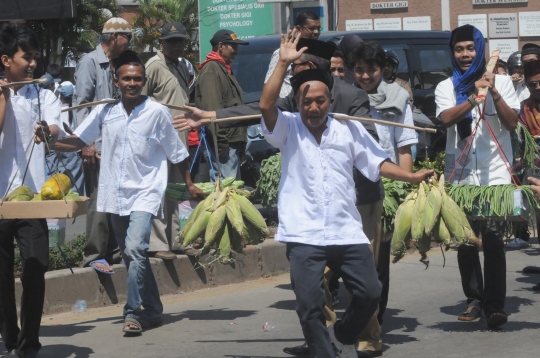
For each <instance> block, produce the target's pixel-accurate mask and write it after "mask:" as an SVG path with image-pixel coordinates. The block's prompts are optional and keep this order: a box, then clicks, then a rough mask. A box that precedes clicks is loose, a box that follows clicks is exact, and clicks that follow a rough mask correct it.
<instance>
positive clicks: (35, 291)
mask: <svg viewBox="0 0 540 358" xmlns="http://www.w3.org/2000/svg"><path fill="white" fill-rule="evenodd" d="M39 48H40V47H39V42H38V39H37V36H36V34H35V33H34V32H33V31H32V30H30V29H29V28H27V27H25V26H21V25H19V24H6V25H4V26H3V27H2V28H0V67H1V68H3V69H4V70H5V76H6V78H5V80H4V81H0V84H1V85H4V84H7V83H9V82H21V81H31V80H32V79H33V72H34V70H35V68H36V61H35V58H36V56H37V53H38V51H39ZM39 120H41V121H46V122H47V123H48V126H46V127H47V129H46V133H47V136H48V137H49V138H48V139H49V141H54V140H56V138H58V135H59V133H60V132H61V129H60V128H61V126H62V124H61V123H62V122H61V121H60V101H58V99H57V98H56V97H55V96H54V94H53V93H52V92H51V91H49V90H44V89H41V88H40V86H39V85H24V86H20V85H19V86H15V87H4V88H2V89H0V195H1V196H2V198H3V197H4V195H5V194H8V193H7V191H8V188H9V187H10V185H11V187H10V189H9V191H10V192H11V191H13V190H14V189H16V188H17V187H19V186H21V185H27V186H29V187H30V188H31V189H32V190H33V191H34V192H37V191H39V190H40V189H41V187H42V186H43V184H44V183H45V145H43V144H39V140H37V141H36V143H37V144H33V142H34V141H35V140H36V139H35V138H34V133H33V131H34V126H36V125H37V122H38V121H39ZM32 146H33V148H31V147H32ZM27 166H28V171H26V170H25V169H26V168H27ZM25 172H26V176H25ZM23 179H24V181H23ZM13 239H16V240H17V245H18V247H19V250H20V253H21V257H22V259H23V274H22V276H21V282H22V286H23V293H22V298H21V328H20V329H19V326H18V322H17V307H16V303H15V278H14V275H13V260H14V255H15V253H14V250H13ZM48 266H49V232H48V229H47V221H46V220H45V219H13V220H0V334H1V335H2V340H3V341H4V344H5V346H6V349H7V351H8V354H7V356H8V357H17V356H18V357H27V358H35V357H39V354H38V351H39V349H40V348H41V344H40V343H39V327H40V324H41V315H42V312H43V301H44V298H45V272H46V271H47V268H48Z"/></svg>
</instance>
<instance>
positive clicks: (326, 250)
mask: <svg viewBox="0 0 540 358" xmlns="http://www.w3.org/2000/svg"><path fill="white" fill-rule="evenodd" d="M287 258H288V259H289V262H290V274H291V283H292V287H293V290H294V293H295V295H296V313H297V314H298V317H299V318H300V324H301V326H302V331H303V333H304V337H305V338H306V341H307V344H308V347H309V351H310V354H311V357H324V358H328V357H335V353H334V350H333V348H332V344H331V342H330V337H329V335H328V329H327V328H326V319H325V316H324V310H323V309H324V305H325V303H326V299H325V294H324V268H325V266H328V267H329V268H330V269H331V270H332V271H333V272H337V273H338V274H339V275H340V276H341V278H342V279H343V283H344V284H345V287H346V288H347V291H349V292H350V293H351V295H352V299H351V303H350V305H349V307H348V308H347V310H346V311H345V314H344V315H343V318H342V319H341V320H339V321H337V322H336V324H335V326H334V331H335V334H336V338H337V339H338V340H339V341H340V342H341V343H343V344H355V343H356V339H357V337H358V335H359V334H360V332H361V331H362V330H363V329H364V327H365V326H366V324H367V323H368V322H369V320H370V319H371V317H372V316H373V314H374V313H375V311H376V310H377V305H378V303H379V299H380V296H381V285H380V283H379V280H378V278H377V271H376V269H375V263H374V262H373V253H372V252H371V250H370V248H369V245H368V244H362V245H334V246H313V245H304V244H297V243H288V244H287Z"/></svg>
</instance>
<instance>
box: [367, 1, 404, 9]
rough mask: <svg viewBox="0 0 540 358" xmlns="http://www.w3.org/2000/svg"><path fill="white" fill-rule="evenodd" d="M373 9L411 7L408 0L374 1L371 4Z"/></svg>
mask: <svg viewBox="0 0 540 358" xmlns="http://www.w3.org/2000/svg"><path fill="white" fill-rule="evenodd" d="M370 7H371V10H384V9H403V8H408V7H409V2H408V1H387V2H372V3H371V4H370Z"/></svg>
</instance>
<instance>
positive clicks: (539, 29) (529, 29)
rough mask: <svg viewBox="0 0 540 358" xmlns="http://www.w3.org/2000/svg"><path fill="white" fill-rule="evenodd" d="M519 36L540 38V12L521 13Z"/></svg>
mask: <svg viewBox="0 0 540 358" xmlns="http://www.w3.org/2000/svg"><path fill="white" fill-rule="evenodd" d="M519 36H540V11H527V12H520V13H519Z"/></svg>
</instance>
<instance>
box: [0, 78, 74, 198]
mask: <svg viewBox="0 0 540 358" xmlns="http://www.w3.org/2000/svg"><path fill="white" fill-rule="evenodd" d="M38 90H39V92H38ZM10 91H11V94H10V98H9V101H8V102H7V107H6V116H5V119H4V128H3V130H2V134H1V135H0V195H1V196H3V195H4V194H6V191H7V189H8V186H9V184H10V183H11V181H12V180H13V184H12V185H11V188H10V190H9V191H10V192H11V191H13V190H14V189H15V188H17V187H18V186H21V185H23V184H24V185H27V186H29V187H30V188H31V189H32V190H33V191H34V192H36V193H37V192H39V191H40V190H41V187H42V186H43V184H44V183H45V165H46V164H45V144H44V143H41V144H36V145H35V146H34V150H33V152H32V146H33V145H34V144H32V143H33V141H34V127H35V126H36V125H37V121H38V120H39V119H40V116H39V109H40V107H41V120H42V121H46V122H47V124H48V125H56V126H58V128H59V130H60V134H62V133H63V131H62V122H61V120H60V108H61V104H60V101H59V100H58V98H56V96H55V95H54V94H53V93H52V92H51V91H49V90H44V89H40V88H39V87H37V89H36V87H35V86H33V85H27V86H23V87H21V88H20V89H19V90H18V91H17V94H15V92H14V91H13V89H11V90H10ZM38 93H39V100H38ZM30 153H32V156H31V157H30ZM28 163H29V164H28ZM27 164H28V172H27V174H26V178H25V179H24V183H23V180H22V179H23V176H24V172H25V169H26V166H27Z"/></svg>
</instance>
